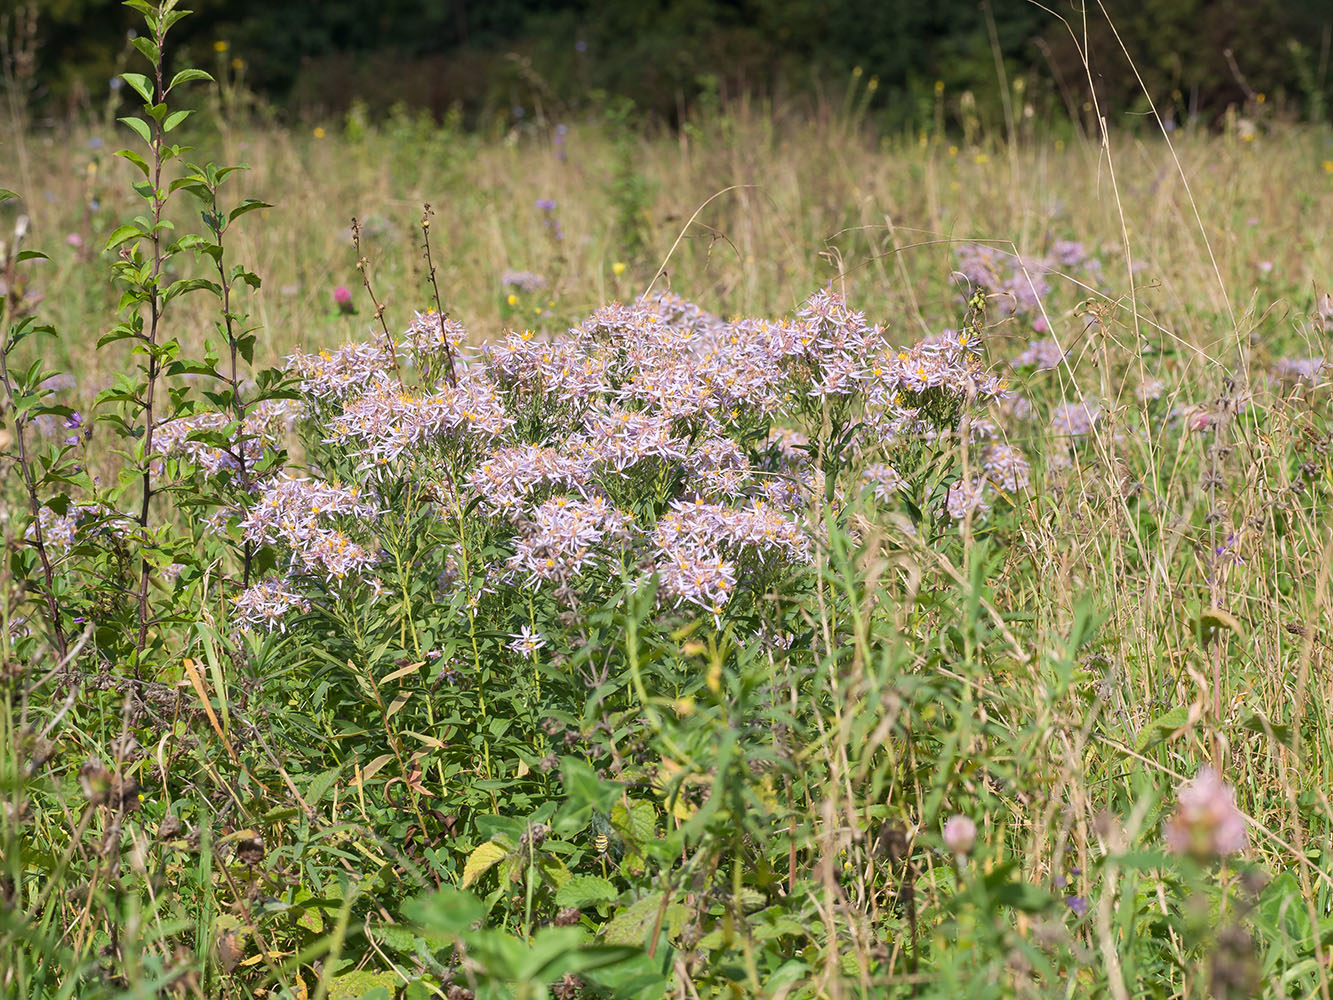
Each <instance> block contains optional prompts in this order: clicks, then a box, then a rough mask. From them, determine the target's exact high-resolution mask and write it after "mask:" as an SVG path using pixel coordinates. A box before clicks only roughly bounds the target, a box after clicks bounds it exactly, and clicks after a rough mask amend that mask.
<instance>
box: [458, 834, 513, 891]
mask: <svg viewBox="0 0 1333 1000" xmlns="http://www.w3.org/2000/svg"><path fill="white" fill-rule="evenodd" d="M508 853H509V852H508V851H507V850H506V849H505V848H503V847H501V846H500V845H499V844H497V843H495V841H493V840H488V841H486V843H484V844H482V845H481V846H480V847H478V848H477V849H476V850H474V851H473V852H472V853H471V854H469V855H468V859H467V864H465V865H464V866H463V881H462V883H460V884H461V885H462V887H463V888H464V889H466V888H467V887H468V886H470V885H471V884H472V883H473V882H475V881H477V879H479V878H481V877H482V876H483V875H485V874H486V873H487V872H488V871H490V870H491V869H492V868H494V867H495V866H496V865H497V864H499V863H500V862H501V861H503V860H504V858H505V856H506V855H507V854H508Z"/></svg>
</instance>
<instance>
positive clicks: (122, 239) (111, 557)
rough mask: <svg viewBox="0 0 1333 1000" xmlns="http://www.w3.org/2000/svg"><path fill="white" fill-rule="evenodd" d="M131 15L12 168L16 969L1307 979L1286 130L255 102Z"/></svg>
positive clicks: (337, 997)
mask: <svg viewBox="0 0 1333 1000" xmlns="http://www.w3.org/2000/svg"><path fill="white" fill-rule="evenodd" d="M127 6H128V7H130V8H132V9H133V10H134V11H136V12H138V13H139V14H140V15H141V16H142V20H143V25H142V28H141V29H140V30H139V32H138V34H137V36H136V37H135V38H134V39H133V42H132V45H133V49H134V50H135V53H134V56H135V59H136V60H137V61H136V62H135V63H134V64H131V65H130V66H129V68H127V69H126V71H125V72H124V73H123V75H122V76H120V77H119V78H118V79H120V80H121V81H123V82H122V83H121V84H120V85H119V86H118V92H119V91H124V92H125V93H127V94H132V106H133V109H134V110H133V112H132V113H130V114H128V115H124V116H121V117H120V118H119V120H118V121H113V120H111V118H112V116H108V118H107V120H106V121H104V122H90V123H89V122H85V123H81V124H79V125H78V126H70V127H69V128H68V129H67V130H66V131H64V132H58V133H55V132H50V131H47V132H42V131H40V130H27V131H14V132H11V133H10V138H9V139H8V140H6V142H7V146H6V150H5V154H4V157H3V162H2V168H0V169H2V170H3V174H2V175H0V182H3V184H4V190H0V199H3V203H0V297H2V299H3V304H2V306H0V309H2V311H3V314H2V317H0V319H2V320H3V321H2V322H0V337H2V338H3V340H2V342H0V383H2V392H3V395H2V396H0V470H2V471H3V476H2V478H0V531H3V539H4V546H5V548H4V559H3V562H2V563H0V789H3V795H0V995H3V996H5V997H10V996H13V997H22V998H48V997H50V998H66V997H69V998H74V997H78V998H84V997H91V998H100V997H106V998H129V997H136V998H148V997H157V996H170V997H207V998H214V997H217V998H233V997H234V998H240V997H272V998H298V1000H307V998H314V1000H325V998H330V1000H342V998H357V997H364V998H373V1000H391V998H402V1000H424V998H430V997H441V998H447V1000H470V998H502V997H512V998H520V1000H539V998H546V997H554V998H560V1000H572V998H617V1000H620V998H638V1000H657V998H663V997H672V998H681V1000H686V998H689V1000H699V998H707V997H717V998H723V997H727V998H732V997H790V998H812V1000H813V998H852V997H857V998H863V997H864V998H868V997H902V998H909V997H911V998H956V997H963V996H966V997H970V998H976V1000H980V998H991V997H995V998H999V997H1033V998H1036V997H1043V998H1044V997H1057V996H1058V997H1069V998H1085V997H1088V998H1091V997H1106V998H1111V1000H1128V998H1131V997H1135V998H1137V997H1161V998H1180V1000H1186V998H1205V997H1216V998H1242V997H1266V998H1267V997H1271V998H1298V997H1299V998H1315V997H1324V998H1327V997H1328V996H1329V995H1330V991H1331V990H1333V966H1331V965H1330V962H1331V961H1333V959H1331V958H1330V954H1331V952H1330V949H1333V804H1331V803H1330V784H1329V782H1330V780H1333V738H1330V732H1333V729H1331V728H1330V727H1331V726H1333V676H1331V674H1330V671H1331V670H1333V655H1331V651H1333V592H1331V588H1333V521H1331V520H1330V517H1331V516H1333V515H1331V513H1330V502H1331V499H1333V408H1330V388H1331V387H1333V294H1330V291H1331V290H1333V237H1330V233H1329V222H1330V220H1333V131H1330V130H1329V128H1328V126H1327V125H1326V124H1323V125H1321V124H1317V123H1315V124H1311V123H1303V124H1296V123H1292V122H1288V121H1284V120H1282V119H1281V118H1279V117H1277V116H1276V115H1275V114H1274V115H1267V116H1266V114H1265V110H1264V107H1263V105H1264V102H1262V101H1258V102H1255V103H1254V104H1253V105H1252V106H1250V107H1248V108H1246V109H1243V114H1239V115H1238V114H1236V113H1233V114H1231V115H1229V117H1227V118H1226V119H1225V120H1223V121H1221V122H1219V123H1217V124H1216V125H1215V126H1214V127H1205V126H1199V127H1198V128H1192V129H1183V128H1182V129H1175V128H1171V129H1168V128H1165V127H1159V124H1160V123H1159V122H1157V121H1154V119H1153V118H1152V117H1151V116H1149V117H1147V118H1146V119H1144V120H1142V121H1138V122H1136V123H1133V124H1132V125H1121V124H1108V123H1106V122H1104V121H1103V122H1102V123H1101V124H1100V125H1097V126H1095V127H1091V128H1089V127H1085V124H1080V123H1078V122H1070V123H1068V124H1066V125H1063V126H1062V125H1060V124H1059V123H1052V122H1040V121H1031V120H1028V119H1025V118H1022V116H1021V115H1020V116H1018V117H1017V118H1016V120H1014V121H1011V122H1008V123H1007V124H1005V125H1004V126H1002V127H990V126H986V125H984V123H981V122H979V121H972V122H970V126H969V128H968V129H967V130H966V134H965V135H955V134H952V133H951V132H950V131H949V130H947V129H945V128H943V127H935V126H934V125H932V121H933V120H934V119H932V117H931V116H930V115H927V116H925V117H924V118H923V119H922V120H921V122H920V123H919V125H918V126H917V127H914V128H913V129H911V130H909V131H905V132H901V133H894V134H892V135H880V134H877V133H875V131H874V130H873V129H872V128H871V127H870V125H869V124H868V122H867V120H866V118H865V115H864V108H865V105H864V101H863V100H862V98H863V97H864V95H865V92H866V91H865V88H866V87H867V85H868V84H867V82H865V81H861V80H860V78H859V75H858V77H856V78H854V79H853V81H852V83H851V84H850V88H851V89H850V91H849V93H848V95H847V97H846V99H845V100H843V101H842V102H841V103H840V104H839V103H837V102H836V101H835V102H833V103H832V104H830V105H829V106H827V107H823V108H822V111H821V113H819V114H810V113H808V110H806V109H801V108H798V107H788V106H785V105H781V104H778V103H773V104H771V105H767V106H759V105H756V104H752V103H749V102H747V101H744V100H738V101H736V102H734V103H730V104H727V103H713V104H706V105H705V106H703V107H701V108H700V109H699V110H698V111H697V112H696V113H694V114H692V115H691V116H689V117H688V118H687V119H686V120H684V121H683V122H681V123H680V125H679V127H678V128H675V129H670V130H668V129H665V128H660V127H651V126H645V125H643V124H642V123H636V122H633V121H631V120H630V118H629V115H628V114H627V112H626V111H625V109H624V108H623V107H622V106H621V105H619V104H618V103H617V102H615V101H614V100H613V99H611V98H607V99H606V104H605V106H603V107H600V108H599V109H594V110H593V111H590V112H588V113H586V114H580V115H578V116H573V117H570V118H568V119H562V118H561V117H560V116H559V115H558V114H557V113H556V112H555V111H553V110H548V111H547V112H544V113H543V114H533V115H525V116H524V118H523V120H522V121H520V122H518V123H514V122H507V123H505V124H503V125H502V126H496V127H493V128H490V129H486V128H480V129H464V128H463V127H462V126H461V125H460V123H459V122H458V121H456V120H450V119H448V118H446V119H445V120H443V121H438V120H435V119H432V118H430V117H428V116H421V115H417V114H414V113H412V112H410V111H408V110H406V109H401V108H400V109H396V110H394V111H393V112H390V113H385V114H383V115H379V114H372V113H370V112H368V111H367V110H366V109H365V108H364V107H355V108H353V110H352V111H351V112H349V113H348V114H346V115H345V116H342V117H341V118H339V119H337V120H333V119H328V120H322V121H319V122H310V123H303V124H300V125H296V124H285V125H278V124H276V123H274V122H272V121H266V120H265V119H264V117H263V116H262V115H261V114H259V113H258V112H257V111H256V110H255V108H253V107H251V106H250V105H249V104H247V102H246V100H245V99H244V98H245V94H244V93H243V92H242V91H241V90H239V89H238V86H237V84H236V82H235V80H234V79H230V82H229V78H228V77H227V76H225V75H223V74H219V73H216V72H213V71H211V70H210V71H205V70H204V69H202V68H193V67H191V66H189V65H188V63H187V61H186V60H185V59H183V58H176V57H174V56H172V55H171V53H173V51H174V50H173V48H172V46H173V36H172V28H173V27H174V26H175V25H176V24H177V23H178V22H179V20H180V19H181V18H182V17H184V16H185V11H183V10H179V9H176V7H175V5H174V4H173V3H171V2H164V3H162V4H160V5H159V4H155V3H150V2H148V0H129V2H128V4H127ZM225 51H226V50H225V47H224V48H222V49H218V50H217V53H224V52H225ZM199 61H200V62H201V63H205V64H207V63H208V60H207V59H206V58H205V59H201V60H199ZM219 65H222V64H221V63H220V64H219ZM223 68H224V69H225V66H224V67H223ZM1004 86H1006V87H1009V88H1011V89H1012V88H1013V86H1014V82H1013V81H1006V82H1005V83H1004ZM858 88H860V89H859V90H858ZM1022 89H1023V88H1022V83H1021V81H1018V82H1017V89H1016V90H1012V94H1011V96H1013V97H1014V98H1015V100H1016V101H1017V103H1018V106H1019V107H1020V108H1021V101H1022ZM1260 96H1262V95H1260ZM936 99H937V101H939V102H944V101H946V100H950V99H951V96H950V95H948V94H947V93H945V92H944V89H943V85H940V87H939V88H937V90H936ZM941 106H942V105H941ZM964 106H966V105H964ZM244 164H248V166H245V165H244Z"/></svg>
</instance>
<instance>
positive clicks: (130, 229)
mask: <svg viewBox="0 0 1333 1000" xmlns="http://www.w3.org/2000/svg"><path fill="white" fill-rule="evenodd" d="M143 235H144V234H143V230H142V229H140V228H139V227H138V226H136V225H132V224H130V223H126V224H125V225H123V226H117V227H116V229H115V230H114V231H113V232H112V233H111V236H110V238H108V239H107V241H106V248H107V249H108V250H114V249H116V247H118V246H120V245H121V244H122V243H124V242H125V241H126V240H132V239H134V238H135V237H142V236H143Z"/></svg>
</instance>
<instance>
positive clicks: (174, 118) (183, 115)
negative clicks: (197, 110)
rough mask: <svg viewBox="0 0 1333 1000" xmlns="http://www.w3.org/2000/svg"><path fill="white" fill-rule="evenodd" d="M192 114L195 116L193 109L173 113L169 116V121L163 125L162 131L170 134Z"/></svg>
mask: <svg viewBox="0 0 1333 1000" xmlns="http://www.w3.org/2000/svg"><path fill="white" fill-rule="evenodd" d="M192 114H194V110H193V109H192V108H182V109H181V110H180V111H173V112H172V113H171V114H169V115H167V120H166V121H164V122H163V123H162V131H163V132H170V131H171V130H172V129H174V128H175V127H176V126H177V125H179V124H180V123H181V122H183V121H185V119H187V118H189V117H190V115H192Z"/></svg>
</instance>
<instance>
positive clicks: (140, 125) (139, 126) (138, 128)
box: [116, 116, 153, 143]
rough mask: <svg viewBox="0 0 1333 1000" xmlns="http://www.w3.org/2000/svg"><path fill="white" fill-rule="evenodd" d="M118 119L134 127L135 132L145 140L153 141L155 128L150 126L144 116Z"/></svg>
mask: <svg viewBox="0 0 1333 1000" xmlns="http://www.w3.org/2000/svg"><path fill="white" fill-rule="evenodd" d="M116 120H117V121H121V122H124V123H125V124H126V125H128V126H129V127H130V128H132V129H133V130H134V133H135V134H136V135H137V136H138V137H139V138H140V139H142V140H143V141H144V142H147V143H151V142H152V141H153V130H152V129H150V128H149V127H148V123H147V122H146V121H144V120H143V119H142V118H132V117H128V116H127V117H125V118H117V119H116Z"/></svg>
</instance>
